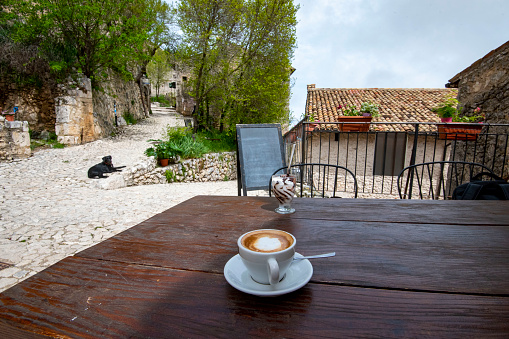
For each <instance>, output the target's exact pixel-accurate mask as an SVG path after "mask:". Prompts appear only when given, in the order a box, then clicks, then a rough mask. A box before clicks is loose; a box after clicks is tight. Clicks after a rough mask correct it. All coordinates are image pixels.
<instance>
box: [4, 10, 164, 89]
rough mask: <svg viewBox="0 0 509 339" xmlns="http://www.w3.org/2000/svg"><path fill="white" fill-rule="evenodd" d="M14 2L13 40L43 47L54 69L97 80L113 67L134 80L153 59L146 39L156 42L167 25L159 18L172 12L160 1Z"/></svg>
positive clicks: (94, 81) (42, 51)
mask: <svg viewBox="0 0 509 339" xmlns="http://www.w3.org/2000/svg"><path fill="white" fill-rule="evenodd" d="M9 4H10V6H11V8H12V11H13V13H17V15H18V18H17V20H16V23H15V25H14V30H13V35H12V37H13V40H14V41H16V42H19V43H24V44H26V45H31V44H32V45H37V46H39V52H40V53H41V55H43V57H44V58H45V59H46V60H48V62H49V63H50V66H51V68H52V69H53V70H54V71H57V72H63V71H67V72H75V71H77V72H81V73H83V74H84V75H86V76H87V77H89V78H90V79H92V81H93V83H96V82H97V81H99V80H104V79H105V78H107V76H108V75H107V71H108V70H114V71H116V72H117V73H119V74H122V75H124V77H125V78H126V79H132V78H133V70H137V67H138V66H139V64H140V63H141V62H143V61H146V62H148V60H150V57H151V55H150V52H149V51H147V42H152V43H154V42H155V44H157V42H156V40H157V39H159V37H161V36H162V35H163V32H164V30H165V28H164V24H161V22H160V21H158V19H160V18H161V17H162V16H164V15H165V13H166V12H168V11H169V7H168V5H167V4H166V3H164V2H163V1H161V0H103V1H96V0H36V1H30V0H11V1H10V3H9ZM158 14H160V15H159V16H158ZM163 21H164V19H163ZM157 48H158V47H156V48H155V50H157ZM151 50H154V47H152V49H151ZM155 50H154V52H155ZM136 75H137V74H136Z"/></svg>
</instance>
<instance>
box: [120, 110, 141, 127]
mask: <svg viewBox="0 0 509 339" xmlns="http://www.w3.org/2000/svg"><path fill="white" fill-rule="evenodd" d="M122 117H123V118H124V120H125V122H126V124H128V125H134V124H136V123H137V122H138V121H137V120H136V119H135V118H134V115H132V114H131V113H129V112H125V113H124V114H122Z"/></svg>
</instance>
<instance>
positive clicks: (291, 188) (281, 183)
mask: <svg viewBox="0 0 509 339" xmlns="http://www.w3.org/2000/svg"><path fill="white" fill-rule="evenodd" d="M295 182H296V180H295V176H294V175H292V174H277V175H273V176H272V182H271V189H272V193H273V194H274V196H275V197H276V199H277V200H278V202H279V207H278V208H276V209H275V211H276V212H277V213H280V214H290V213H293V212H295V209H294V208H292V206H291V205H292V200H293V195H294V194H295Z"/></svg>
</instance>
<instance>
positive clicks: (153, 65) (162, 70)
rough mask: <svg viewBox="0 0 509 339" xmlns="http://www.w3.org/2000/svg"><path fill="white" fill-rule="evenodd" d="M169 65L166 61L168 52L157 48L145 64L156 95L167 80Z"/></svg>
mask: <svg viewBox="0 0 509 339" xmlns="http://www.w3.org/2000/svg"><path fill="white" fill-rule="evenodd" d="M170 71H171V67H170V65H169V63H168V53H167V52H166V51H164V50H161V49H158V50H157V51H156V53H155V54H154V56H153V57H152V60H151V61H150V62H149V64H148V65H147V75H148V77H149V79H150V80H151V83H152V85H153V86H154V87H155V89H156V96H157V97H158V96H159V89H160V88H161V86H162V85H163V84H165V83H166V82H168V81H169V77H168V76H169V72H170Z"/></svg>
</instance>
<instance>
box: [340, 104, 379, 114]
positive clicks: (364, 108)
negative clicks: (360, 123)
mask: <svg viewBox="0 0 509 339" xmlns="http://www.w3.org/2000/svg"><path fill="white" fill-rule="evenodd" d="M338 110H342V111H343V115H344V116H360V115H363V114H369V115H371V116H373V117H377V116H379V115H380V113H379V106H378V105H377V104H374V103H372V102H371V101H365V102H363V103H362V104H361V107H360V109H357V106H356V105H349V106H348V107H347V108H343V107H342V106H341V105H339V106H338Z"/></svg>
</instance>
